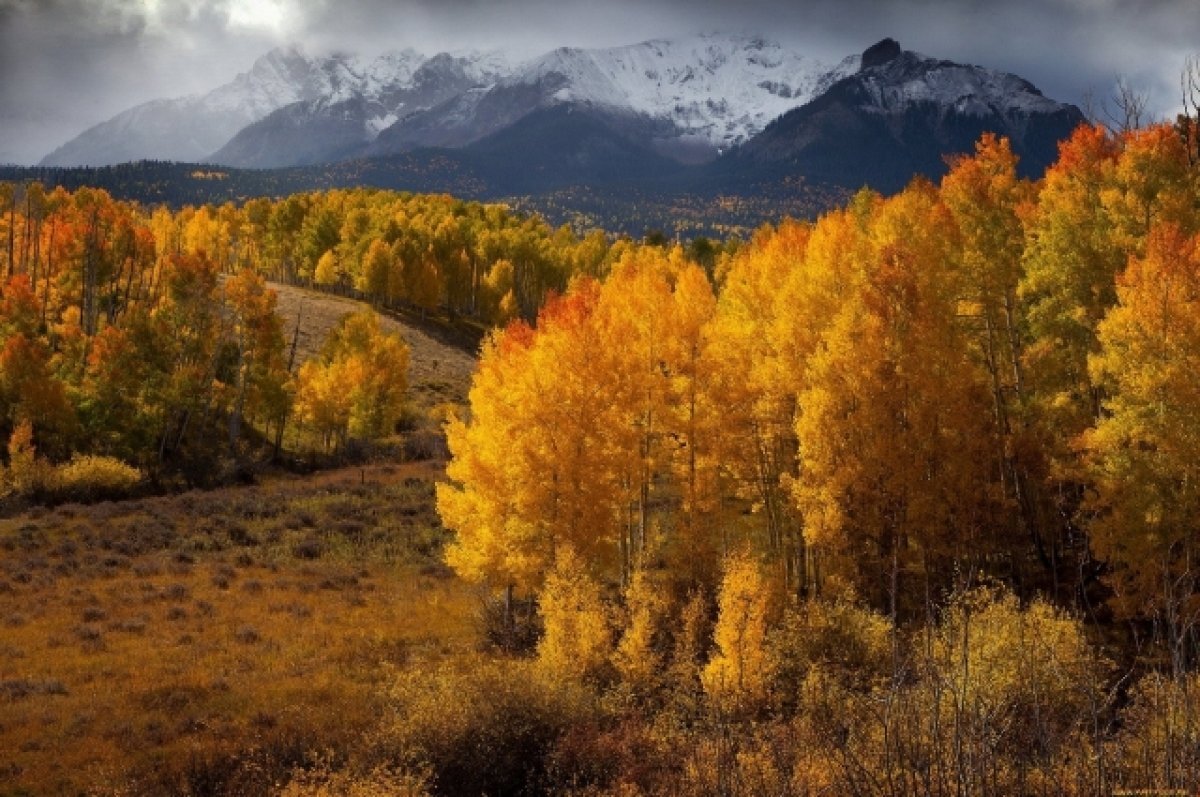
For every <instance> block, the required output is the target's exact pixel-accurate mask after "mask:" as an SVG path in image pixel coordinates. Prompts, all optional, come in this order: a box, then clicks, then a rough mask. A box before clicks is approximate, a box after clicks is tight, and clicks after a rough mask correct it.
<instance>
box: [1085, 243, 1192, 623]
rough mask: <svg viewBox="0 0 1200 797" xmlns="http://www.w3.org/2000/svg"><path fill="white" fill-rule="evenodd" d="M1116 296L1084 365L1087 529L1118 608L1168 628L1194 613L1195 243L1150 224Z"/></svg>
mask: <svg viewBox="0 0 1200 797" xmlns="http://www.w3.org/2000/svg"><path fill="white" fill-rule="evenodd" d="M1117 294H1118V304H1117V306H1115V307H1114V308H1113V309H1112V310H1111V311H1110V312H1109V313H1108V315H1107V316H1106V317H1105V318H1104V320H1103V321H1102V322H1101V323H1100V325H1099V328H1098V338H1099V343H1100V350H1099V351H1098V352H1097V353H1096V354H1094V355H1093V356H1092V358H1091V360H1090V363H1089V366H1090V368H1091V373H1092V376H1093V378H1094V379H1095V380H1096V383H1097V384H1098V385H1099V386H1100V387H1101V388H1103V389H1104V391H1105V394H1106V396H1107V398H1106V400H1105V413H1104V415H1103V416H1102V417H1101V419H1100V420H1099V422H1098V423H1097V424H1096V426H1095V428H1094V429H1092V430H1090V431H1089V432H1087V433H1086V434H1085V435H1084V438H1083V440H1084V445H1085V447H1086V451H1087V454H1088V463H1089V465H1090V466H1091V468H1090V472H1091V475H1092V477H1093V478H1094V480H1095V488H1096V494H1095V497H1094V499H1093V501H1092V504H1093V507H1092V508H1093V509H1094V510H1095V511H1094V512H1092V513H1091V517H1092V521H1091V523H1090V525H1089V528H1090V531H1091V537H1092V544H1093V547H1094V549H1095V552H1096V555H1097V556H1099V557H1100V558H1101V559H1102V560H1104V561H1105V562H1107V563H1108V566H1109V570H1108V575H1107V578H1108V581H1109V583H1110V585H1111V586H1112V589H1113V592H1114V594H1115V597H1114V601H1113V603H1114V605H1115V606H1116V608H1117V609H1118V611H1119V612H1120V614H1121V615H1122V616H1145V617H1151V618H1155V619H1158V620H1160V621H1164V622H1166V623H1167V624H1168V625H1169V626H1170V627H1171V628H1172V629H1173V630H1174V631H1175V632H1180V629H1181V628H1185V627H1188V626H1189V625H1190V624H1191V623H1194V622H1195V621H1196V620H1197V619H1200V594H1198V593H1200V572H1197V571H1196V564H1195V562H1196V557H1197V555H1198V554H1200V548H1198V544H1200V543H1198V540H1197V537H1196V529H1195V522H1196V518H1197V517H1198V516H1200V491H1198V490H1197V483H1198V480H1200V238H1197V237H1195V236H1189V235H1187V234H1185V233H1184V232H1183V231H1181V230H1180V229H1179V228H1178V227H1176V226H1174V225H1172V224H1162V225H1159V226H1157V227H1155V228H1154V229H1153V231H1152V232H1151V235H1150V240H1149V243H1148V245H1147V251H1146V255H1145V256H1144V257H1135V258H1133V259H1132V260H1131V262H1130V264H1129V267H1128V269H1126V271H1125V272H1124V273H1123V274H1122V275H1121V276H1120V278H1119V279H1118V283H1117ZM1173 641H1177V640H1173Z"/></svg>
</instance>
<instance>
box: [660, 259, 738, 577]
mask: <svg viewBox="0 0 1200 797" xmlns="http://www.w3.org/2000/svg"><path fill="white" fill-rule="evenodd" d="M671 299H672V304H671V308H670V312H671V315H670V318H669V324H670V329H671V332H670V335H669V337H668V340H667V347H668V348H667V358H666V359H667V361H668V362H669V363H670V368H671V373H670V378H671V383H670V385H669V391H670V392H669V395H670V402H669V406H668V408H667V419H666V420H667V427H668V430H669V431H668V434H669V436H670V439H671V440H672V441H674V445H675V447H676V450H675V451H674V452H672V456H671V471H672V475H673V477H674V481H675V483H676V485H677V489H678V491H679V494H680V510H681V511H680V517H679V520H678V522H677V527H678V529H679V534H678V535H677V536H678V537H679V543H680V545H679V548H680V552H681V556H680V558H679V560H677V565H678V566H686V567H687V568H688V569H689V570H691V571H692V573H693V574H694V575H695V576H703V575H706V574H705V571H706V570H707V569H708V568H710V567H713V566H714V565H715V563H716V560H717V556H718V554H719V551H718V540H717V531H716V524H717V523H718V522H719V521H720V519H719V518H718V511H719V509H720V504H721V497H722V496H721V491H722V481H723V480H722V478H721V461H722V460H721V455H722V453H723V452H722V438H723V437H724V436H725V435H726V434H727V431H726V429H725V427H724V424H725V423H726V417H725V411H724V410H725V407H724V403H723V396H722V395H721V394H720V393H719V392H718V390H717V385H718V380H717V371H718V369H719V367H720V366H719V364H718V363H717V362H716V361H715V357H714V356H713V353H712V329H711V327H712V323H713V319H714V317H715V314H716V297H715V296H714V295H713V290H712V285H711V284H710V283H709V281H708V277H707V276H706V275H705V274H704V272H703V271H702V270H701V269H700V268H699V267H698V266H695V265H690V264H689V265H686V266H682V267H681V268H680V269H679V271H678V273H677V274H676V275H675V285H674V291H673V292H672V297H671Z"/></svg>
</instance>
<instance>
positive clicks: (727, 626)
mask: <svg viewBox="0 0 1200 797" xmlns="http://www.w3.org/2000/svg"><path fill="white" fill-rule="evenodd" d="M770 595H771V590H770V589H769V588H768V583H767V580H766V578H765V577H764V575H763V572H762V568H761V566H760V565H759V563H758V561H757V560H756V559H755V558H754V557H753V556H751V555H750V554H749V553H747V552H745V551H739V552H735V553H732V554H730V555H729V556H727V557H726V559H725V564H724V573H723V575H722V578H721V591H720V594H719V595H718V598H717V608H718V613H717V623H716V626H715V627H714V629H713V642H715V643H716V648H717V649H716V651H715V652H714V653H713V657H712V659H710V660H709V662H708V664H707V665H706V666H705V668H704V672H703V674H702V676H701V680H702V681H703V684H704V691H705V693H706V694H707V695H708V697H709V699H710V700H712V701H713V703H714V704H716V705H717V706H719V707H720V708H721V709H722V710H724V711H732V712H735V713H742V712H753V711H754V710H756V709H759V708H762V707H763V706H764V705H765V703H766V700H767V698H768V697H769V694H768V690H769V686H770V680H771V673H770V665H771V657H770V651H769V649H768V646H767V627H768V620H769V619H770V618H769V614H770V609H771V603H770Z"/></svg>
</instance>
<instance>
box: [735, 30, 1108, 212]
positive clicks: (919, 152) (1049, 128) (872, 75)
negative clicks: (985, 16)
mask: <svg viewBox="0 0 1200 797" xmlns="http://www.w3.org/2000/svg"><path fill="white" fill-rule="evenodd" d="M861 63H862V67H861V69H860V70H859V71H858V72H856V73H854V74H852V75H849V76H847V77H845V78H843V79H841V80H839V81H837V82H836V83H834V84H833V85H832V86H830V87H829V88H828V89H827V90H826V91H825V92H823V93H822V94H821V95H820V96H819V97H817V98H816V99H814V100H813V101H812V102H809V103H807V104H806V105H803V106H801V107H799V108H796V109H794V110H791V111H789V112H788V113H786V114H784V115H783V116H781V117H779V119H777V120H776V121H774V122H772V123H771V124H769V125H768V126H767V127H766V129H765V130H763V132H762V133H760V134H759V135H758V136H755V137H754V138H753V139H751V140H750V141H748V142H746V143H745V144H744V145H742V146H740V147H738V148H736V149H734V150H732V151H731V152H730V153H729V154H728V155H727V156H725V157H723V158H722V159H721V161H720V162H718V163H717V164H716V167H717V169H718V170H720V171H721V172H722V173H723V174H725V175H736V176H738V177H739V179H741V180H742V181H743V182H747V181H749V182H753V181H754V180H763V179H778V178H779V177H780V176H782V175H793V176H799V177H803V178H805V179H806V180H809V181H810V182H817V183H828V184H833V185H840V186H843V187H845V188H848V189H851V190H853V189H855V188H858V187H861V186H863V185H870V186H871V187H873V188H876V189H879V190H881V191H885V192H888V191H895V190H899V189H900V188H902V187H903V186H904V185H905V184H906V183H907V182H908V181H909V180H910V179H912V176H913V175H914V174H923V175H925V176H926V177H929V178H930V179H934V180H936V179H938V178H940V177H941V176H942V175H943V174H945V173H946V169H947V164H946V156H948V155H956V154H963V153H969V152H971V151H973V149H974V147H975V143H976V142H977V141H978V140H979V138H980V136H982V135H983V134H984V133H993V134H995V135H1000V136H1004V137H1006V138H1008V139H1009V141H1010V143H1011V145H1012V148H1013V152H1014V153H1015V154H1016V155H1017V156H1018V158H1019V159H1020V160H1019V164H1018V171H1019V173H1021V174H1022V175H1023V176H1028V177H1035V178H1036V177H1038V176H1040V175H1041V174H1042V173H1043V171H1044V170H1045V169H1046V167H1047V166H1048V165H1049V164H1051V163H1052V162H1053V161H1054V159H1055V158H1056V157H1057V152H1058V143H1059V142H1060V141H1062V140H1063V139H1064V138H1066V137H1067V136H1069V135H1070V134H1071V131H1072V130H1074V129H1075V128H1076V127H1077V126H1078V125H1080V124H1082V123H1083V122H1084V121H1085V120H1084V117H1083V114H1082V113H1081V112H1080V111H1079V109H1078V108H1076V107H1075V106H1073V105H1069V104H1064V103H1059V102H1055V101H1054V100H1051V99H1049V98H1047V97H1045V96H1044V95H1043V94H1042V93H1041V92H1040V91H1038V90H1037V88H1036V87H1034V86H1033V84H1031V83H1029V82H1028V81H1026V80H1023V79H1021V78H1019V77H1017V76H1015V75H1011V74H1007V73H1004V72H998V71H996V70H992V69H985V68H983V67H978V66H971V65H966V64H955V63H952V62H950V61H942V60H938V59H934V58H929V57H926V56H923V55H920V54H919V53H914V52H910V51H906V50H902V49H901V47H900V45H899V43H897V42H896V41H894V40H892V39H884V40H883V41H881V42H879V43H878V44H876V45H873V46H872V47H869V48H868V49H867V50H866V51H864V52H863V54H862V57H861Z"/></svg>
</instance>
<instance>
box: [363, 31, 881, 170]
mask: <svg viewBox="0 0 1200 797" xmlns="http://www.w3.org/2000/svg"><path fill="white" fill-rule="evenodd" d="M857 68H858V58H857V57H851V58H847V59H845V60H844V61H843V62H842V63H841V64H827V63H824V62H821V61H819V60H816V59H813V58H810V57H808V56H806V55H804V54H802V53H797V52H795V51H792V50H788V49H786V48H784V47H783V46H781V45H779V44H777V43H775V42H770V41H767V40H765V39H763V38H760V37H751V36H726V35H706V36H698V37H693V38H685V39H672V40H665V39H658V40H653V41H647V42H643V43H641V44H635V45H630V46H626V47H612V48H605V49H579V48H569V47H563V48H559V49H557V50H554V51H552V52H549V53H547V54H545V55H543V56H541V57H540V58H536V59H534V60H533V61H530V62H528V63H526V64H524V65H523V66H521V67H520V68H518V69H517V70H516V71H515V72H514V73H513V74H511V75H509V76H507V77H503V78H501V79H500V80H499V81H498V82H497V83H496V84H495V85H494V86H492V87H490V88H489V89H487V90H477V91H473V92H469V93H466V94H463V95H461V96H459V97H457V98H455V99H454V100H452V101H450V102H448V103H446V104H444V105H442V106H440V107H437V108H433V109H431V110H430V111H428V112H425V113H422V114H416V115H414V116H412V117H409V118H408V119H405V120H402V121H399V122H398V123H397V124H396V125H394V126H393V127H392V128H391V129H389V130H386V131H384V132H383V133H381V134H380V136H379V140H378V142H377V143H376V145H375V146H374V147H372V148H371V152H372V154H387V153H392V152H401V151H405V150H410V149H414V148H417V147H423V146H464V145H466V144H469V143H471V142H472V141H476V140H479V139H481V138H483V137H485V136H488V135H490V134H492V133H494V132H496V131H498V130H501V129H503V128H504V127H506V126H508V125H510V124H512V123H514V122H515V121H517V120H518V119H520V118H522V117H523V116H525V115H526V114H528V113H530V112H532V111H534V110H536V109H539V108H548V107H553V106H556V105H574V106H577V107H582V108H587V109H588V110H589V111H591V112H592V113H594V114H598V115H601V116H603V117H605V118H606V119H607V120H608V121H609V122H610V123H612V124H613V126H614V127H616V128H617V129H618V130H620V131H621V132H623V133H625V134H627V135H629V136H630V137H631V138H633V139H635V140H637V141H639V142H640V143H645V144H648V145H650V146H652V147H653V148H654V149H656V150H658V151H659V152H662V153H663V154H667V155H670V156H671V157H674V158H676V159H678V160H683V161H705V160H711V159H712V158H713V157H715V156H716V155H717V154H719V153H720V152H721V151H722V150H724V149H727V148H729V147H731V146H734V145H736V144H738V143H740V142H742V141H745V140H747V139H749V138H750V137H752V136H754V135H755V134H757V133H758V132H760V131H761V130H762V129H763V128H764V127H765V126H766V125H767V123H769V122H770V121H771V120H772V119H774V118H775V117H777V116H779V115H780V114H782V113H784V112H786V111H788V110H790V109H791V108H795V107H797V106H798V105H802V104H804V103H805V102H807V101H809V100H811V99H812V98H813V97H815V96H817V95H819V94H820V93H821V92H822V91H824V90H825V89H826V88H828V87H829V86H830V85H832V84H833V83H834V82H835V81H836V80H837V79H838V78H840V77H843V76H845V75H848V74H851V73H853V72H854V71H855V70H856V69H857Z"/></svg>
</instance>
